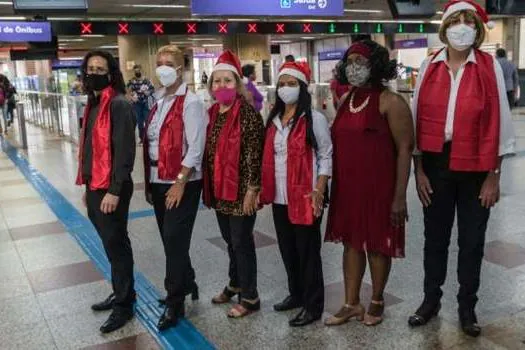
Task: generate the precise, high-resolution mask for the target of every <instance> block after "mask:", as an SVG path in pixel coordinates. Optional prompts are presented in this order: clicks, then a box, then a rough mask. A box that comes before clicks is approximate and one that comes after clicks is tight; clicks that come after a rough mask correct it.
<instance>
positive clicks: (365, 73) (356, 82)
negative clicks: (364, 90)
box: [346, 63, 370, 87]
mask: <svg viewBox="0 0 525 350" xmlns="http://www.w3.org/2000/svg"><path fill="white" fill-rule="evenodd" d="M346 79H348V82H349V83H350V85H352V86H355V87H361V86H363V85H365V84H366V83H367V82H368V80H369V79H370V67H368V66H366V65H363V64H358V63H350V64H349V65H348V66H346Z"/></svg>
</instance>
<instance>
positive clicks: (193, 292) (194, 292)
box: [157, 282, 199, 306]
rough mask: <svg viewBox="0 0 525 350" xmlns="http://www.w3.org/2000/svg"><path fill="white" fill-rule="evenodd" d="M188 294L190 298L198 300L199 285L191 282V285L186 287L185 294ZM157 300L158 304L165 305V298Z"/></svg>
mask: <svg viewBox="0 0 525 350" xmlns="http://www.w3.org/2000/svg"><path fill="white" fill-rule="evenodd" d="M190 294H191V300H193V301H195V300H199V286H198V285H197V283H195V282H193V284H192V285H191V287H190V288H188V289H186V295H190ZM157 301H158V302H159V305H160V306H164V305H166V298H164V299H158V300H157Z"/></svg>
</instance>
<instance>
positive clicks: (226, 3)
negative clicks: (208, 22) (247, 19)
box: [191, 0, 344, 17]
mask: <svg viewBox="0 0 525 350" xmlns="http://www.w3.org/2000/svg"><path fill="white" fill-rule="evenodd" d="M343 2H344V1H343V0H242V1H234V0H192V1H191V12H192V14H193V15H199V16H328V17H333V16H342V15H343V14H344V4H343Z"/></svg>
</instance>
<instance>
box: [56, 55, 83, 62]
mask: <svg viewBox="0 0 525 350" xmlns="http://www.w3.org/2000/svg"><path fill="white" fill-rule="evenodd" d="M83 59H84V57H80V56H78V57H60V58H59V60H60V61H77V60H83Z"/></svg>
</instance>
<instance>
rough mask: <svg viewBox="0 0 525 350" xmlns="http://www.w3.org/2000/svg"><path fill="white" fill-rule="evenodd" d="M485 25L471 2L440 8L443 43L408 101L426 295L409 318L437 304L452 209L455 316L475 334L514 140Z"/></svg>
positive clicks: (417, 320)
mask: <svg viewBox="0 0 525 350" xmlns="http://www.w3.org/2000/svg"><path fill="white" fill-rule="evenodd" d="M487 22H488V17H487V14H486V13H485V10H484V9H483V8H482V7H481V6H480V5H478V4H477V3H476V2H474V1H470V0H464V1H450V2H449V3H447V5H445V8H444V14H443V22H442V24H441V27H440V30H439V37H440V40H441V41H442V42H443V43H444V44H445V45H446V47H445V48H444V49H442V50H440V51H438V52H437V53H436V54H435V55H433V56H432V57H430V58H427V59H426V60H425V61H424V62H423V64H422V65H421V69H420V74H419V77H418V78H419V79H418V82H417V84H416V90H415V93H414V101H413V111H414V118H415V125H416V136H417V149H418V151H417V152H416V155H415V165H416V185H417V191H418V195H419V198H420V200H421V203H422V204H423V207H424V208H423V212H424V219H425V220H424V221H425V247H424V269H425V278H424V293H425V297H424V299H423V302H422V303H421V306H420V307H419V308H418V309H417V311H416V312H415V314H414V315H412V316H411V317H410V318H409V321H408V322H409V324H410V325H411V326H412V327H417V326H422V325H425V324H426V323H428V321H429V320H430V319H431V318H432V317H434V316H436V315H437V314H438V312H439V310H440V308H441V297H442V296H443V291H442V290H441V286H442V285H443V284H444V283H445V279H446V276H447V263H448V248H449V245H450V237H451V234H452V227H453V225H454V218H455V215H456V211H457V214H458V246H459V255H458V266H457V271H458V281H459V286H460V287H459V292H458V295H457V300H458V304H459V308H458V315H459V320H460V323H461V328H462V330H463V332H464V333H465V334H467V335H469V336H472V337H477V336H479V335H480V333H481V328H480V326H479V325H478V323H477V316H476V313H475V307H476V304H477V301H478V297H477V292H478V289H479V285H480V274H481V263H482V261H483V252H484V247H485V233H486V230H487V223H488V219H489V215H490V208H491V207H493V206H494V205H495V204H496V202H497V201H498V200H499V196H500V187H499V182H500V172H501V163H502V160H503V156H505V155H507V154H510V153H513V151H514V145H515V139H514V133H513V125H512V118H511V112H510V109H509V104H508V100H507V93H506V88H505V80H504V78H503V73H502V69H501V66H500V65H499V64H498V62H497V60H496V59H495V58H494V57H492V56H491V55H489V54H487V53H485V52H483V51H481V50H480V49H479V47H480V46H481V45H482V43H483V41H484V39H485V35H486V30H485V26H484V23H487Z"/></svg>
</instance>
